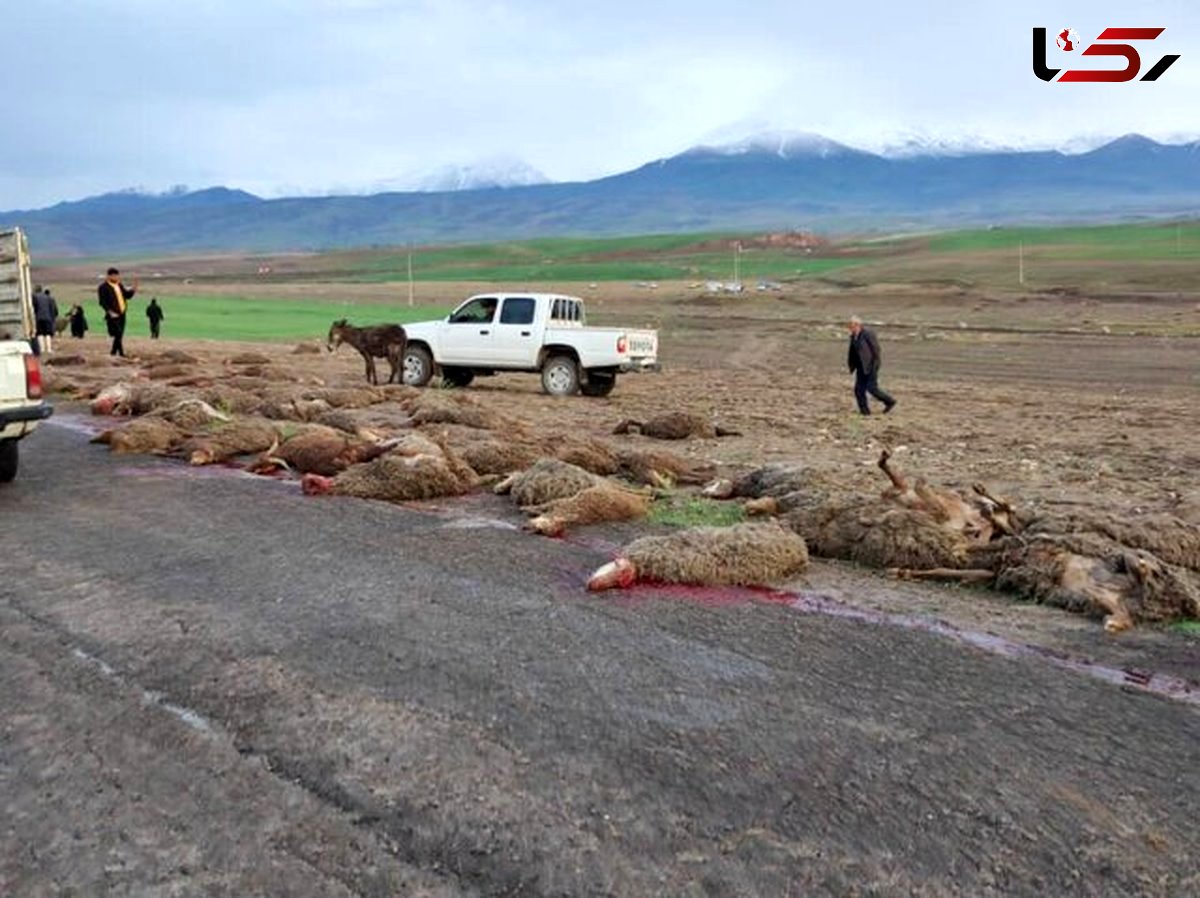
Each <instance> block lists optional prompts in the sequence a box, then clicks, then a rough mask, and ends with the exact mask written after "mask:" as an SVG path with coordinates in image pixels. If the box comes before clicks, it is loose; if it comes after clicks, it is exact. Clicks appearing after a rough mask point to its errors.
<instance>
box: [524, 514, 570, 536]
mask: <svg viewBox="0 0 1200 898" xmlns="http://www.w3.org/2000/svg"><path fill="white" fill-rule="evenodd" d="M525 529H526V530H528V531H530V532H531V533H538V534H541V535H542V536H561V535H562V532H563V530H564V529H565V528H564V526H563V523H562V521H557V520H555V519H554V518H552V517H550V516H549V515H539V516H538V517H536V518H531V519H530V520H528V521H526V522H525Z"/></svg>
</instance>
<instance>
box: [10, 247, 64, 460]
mask: <svg viewBox="0 0 1200 898" xmlns="http://www.w3.org/2000/svg"><path fill="white" fill-rule="evenodd" d="M33 333H34V327H33V299H32V288H31V285H30V277H29V249H28V245H27V244H26V242H25V235H24V234H23V233H21V231H20V230H19V229H17V228H12V229H8V230H3V229H0V483H9V482H10V481H11V480H12V479H13V478H14V477H16V476H17V461H18V457H19V455H18V451H17V445H18V443H19V442H20V441H21V440H22V439H23V438H24V437H26V436H28V435H29V434H30V433H31V432H32V431H33V429H34V428H35V427H37V425H38V422H40V421H42V420H44V419H45V418H48V417H50V413H51V411H52V409H51V407H50V406H49V405H47V404H46V402H45V401H44V400H43V399H42V370H41V368H40V367H39V366H38V360H37V356H35V355H34V354H33V350H32V349H31V348H30V344H29V341H30V339H31V338H32V337H33Z"/></svg>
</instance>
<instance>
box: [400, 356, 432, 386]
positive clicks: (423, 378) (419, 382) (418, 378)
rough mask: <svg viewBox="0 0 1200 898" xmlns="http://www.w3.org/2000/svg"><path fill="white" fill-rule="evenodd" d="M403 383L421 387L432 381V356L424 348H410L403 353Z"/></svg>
mask: <svg viewBox="0 0 1200 898" xmlns="http://www.w3.org/2000/svg"><path fill="white" fill-rule="evenodd" d="M402 379H403V381H404V383H406V384H408V385H409V386H410V387H423V386H425V385H426V384H428V383H429V382H430V381H431V380H433V356H431V355H430V354H429V350H428V349H426V348H425V347H424V346H410V347H408V349H407V350H405V352H404V373H403V375H402Z"/></svg>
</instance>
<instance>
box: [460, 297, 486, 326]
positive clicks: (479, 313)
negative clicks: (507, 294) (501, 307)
mask: <svg viewBox="0 0 1200 898" xmlns="http://www.w3.org/2000/svg"><path fill="white" fill-rule="evenodd" d="M495 316H496V297H494V296H481V297H480V298H479V299H473V300H471V301H470V302H469V303H467V304H466V305H465V306H463V307H462V308H460V309H458V310H457V311H456V312H455V313H454V314H453V315H451V316H450V323H451V324H491V322H492V319H493V318H494V317H495Z"/></svg>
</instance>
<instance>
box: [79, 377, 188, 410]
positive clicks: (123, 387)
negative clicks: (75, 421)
mask: <svg viewBox="0 0 1200 898" xmlns="http://www.w3.org/2000/svg"><path fill="white" fill-rule="evenodd" d="M184 398H185V397H184V396H183V394H181V393H179V392H177V391H176V390H174V389H172V388H171V387H167V386H164V385H162V384H154V383H148V382H144V381H121V382H120V383H115V384H111V385H110V386H107V387H105V388H104V389H102V390H101V391H100V392H99V393H98V394H97V395H96V398H95V399H93V400H92V403H91V409H92V414H93V415H144V414H146V413H147V412H152V411H154V409H156V408H160V407H162V406H165V405H168V404H174V403H177V402H179V401H180V400H181V399H184Z"/></svg>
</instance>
